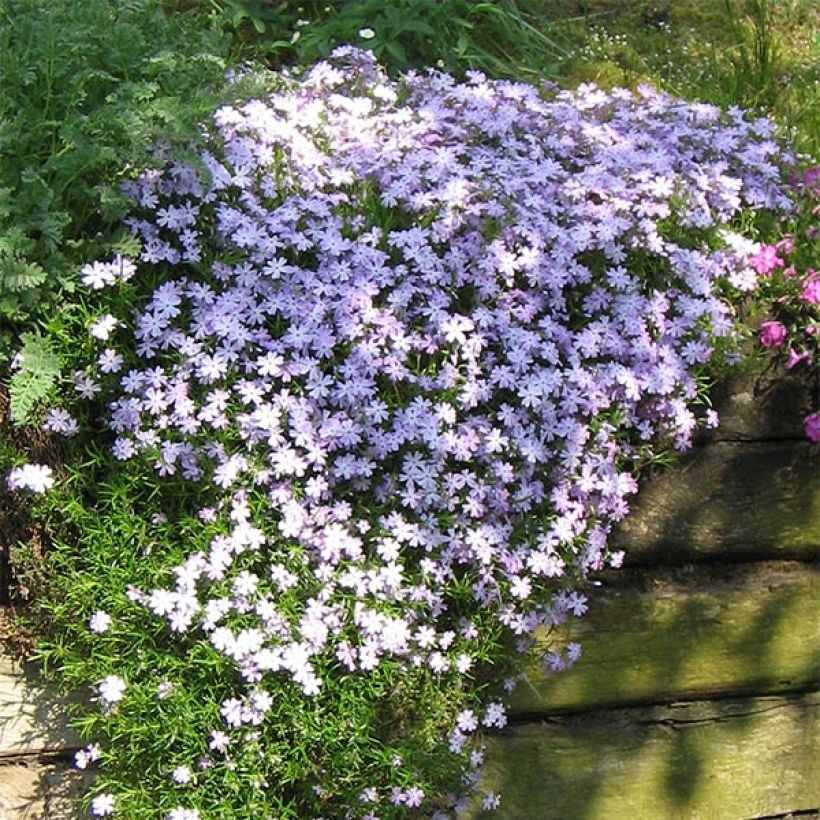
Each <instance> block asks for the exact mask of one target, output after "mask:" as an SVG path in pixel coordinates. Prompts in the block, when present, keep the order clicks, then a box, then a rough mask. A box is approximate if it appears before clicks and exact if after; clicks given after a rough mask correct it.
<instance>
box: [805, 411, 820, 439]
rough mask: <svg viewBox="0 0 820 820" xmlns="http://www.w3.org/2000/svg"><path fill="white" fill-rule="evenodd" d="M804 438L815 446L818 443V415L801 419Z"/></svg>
mask: <svg viewBox="0 0 820 820" xmlns="http://www.w3.org/2000/svg"><path fill="white" fill-rule="evenodd" d="M803 429H804V430H805V431H806V438H808V439H809V440H810V441H812V442H814V443H815V444H817V442H820V413H811V414H810V415H808V416H806V418H804V419H803Z"/></svg>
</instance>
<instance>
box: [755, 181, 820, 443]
mask: <svg viewBox="0 0 820 820" xmlns="http://www.w3.org/2000/svg"><path fill="white" fill-rule="evenodd" d="M793 188H794V191H795V194H796V196H795V202H796V208H795V213H794V218H793V220H792V229H791V231H789V232H788V233H786V234H784V235H783V236H782V237H780V238H779V239H778V241H777V242H775V243H774V244H766V245H763V246H762V247H761V248H760V249H759V250H758V252H757V253H756V254H755V255H754V256H753V257H752V259H751V263H752V266H753V267H754V269H755V271H756V272H757V273H758V275H759V277H760V279H759V287H758V298H759V299H761V301H762V302H763V305H764V308H765V309H766V311H767V316H766V318H765V319H764V321H762V322H761V324H760V329H759V332H758V336H757V340H758V343H759V345H760V346H761V347H762V348H764V349H765V350H766V351H767V352H768V353H769V354H771V355H772V356H774V357H776V358H778V359H781V360H782V361H784V362H785V364H786V367H788V368H789V369H792V368H798V369H801V370H809V371H810V372H811V373H812V374H813V377H814V378H815V379H817V378H818V376H820V270H818V268H820V253H818V250H819V249H820V168H809V169H808V170H806V171H804V172H803V174H802V175H801V176H800V177H799V179H797V180H796V181H795V182H794V185H793ZM813 266H817V267H813ZM803 425H804V428H805V432H806V436H807V438H809V439H810V440H811V441H813V442H815V443H816V442H820V413H817V412H813V413H810V414H809V415H808V416H806V417H805V418H804V419H803Z"/></svg>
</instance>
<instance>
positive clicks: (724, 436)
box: [0, 376, 820, 820]
mask: <svg viewBox="0 0 820 820" xmlns="http://www.w3.org/2000/svg"><path fill="white" fill-rule="evenodd" d="M816 403H817V395H816V386H810V385H807V384H806V383H805V382H801V381H800V380H799V379H796V378H794V377H793V376H786V377H782V376H781V377H780V378H778V379H776V380H772V379H758V380H756V381H755V380H750V379H737V380H734V381H733V382H728V383H727V384H725V385H723V386H722V388H721V389H720V395H719V401H718V407H719V409H720V411H721V416H722V426H721V428H720V430H719V431H717V432H715V433H714V434H711V435H710V436H709V437H708V438H704V439H703V440H702V441H701V442H700V444H699V445H698V446H697V447H696V448H695V450H694V451H693V452H692V453H690V454H688V455H687V456H686V457H684V458H683V459H682V460H681V463H680V464H679V465H678V466H676V467H675V468H674V469H672V470H669V471H666V472H663V473H660V474H659V475H657V476H654V477H652V478H651V479H650V480H649V481H648V482H647V483H646V486H645V487H644V488H643V489H642V491H641V494H640V496H639V497H638V499H637V500H636V502H635V504H634V505H633V513H632V514H631V515H630V516H629V518H628V519H627V520H626V521H625V522H624V524H623V526H622V527H621V528H620V530H619V531H618V533H617V540H618V542H619V543H620V544H621V545H622V546H623V547H624V548H625V549H627V550H628V555H629V557H628V560H627V565H626V568H625V569H623V570H621V571H619V572H614V573H607V574H605V575H604V576H603V577H602V579H601V580H602V582H603V583H602V585H601V587H599V588H598V589H596V590H595V591H593V592H592V593H591V595H590V609H589V612H588V613H587V615H586V616H585V617H584V618H583V619H581V620H580V621H577V622H576V623H573V624H572V625H571V626H569V627H568V630H569V634H568V636H567V637H571V638H574V639H577V640H579V641H580V642H581V643H582V645H583V655H582V657H581V659H580V660H579V661H578V663H577V664H576V665H575V666H574V667H573V668H572V670H570V671H569V672H567V673H566V674H562V675H555V676H552V677H549V678H544V677H543V676H542V675H541V674H540V673H539V672H538V671H537V670H530V671H529V672H528V675H527V682H526V683H524V684H522V685H521V686H519V687H518V689H517V690H516V692H515V695H514V699H513V705H512V709H511V720H510V725H509V726H508V728H507V729H506V730H505V731H503V732H502V733H500V734H498V735H497V736H495V737H493V738H492V739H491V740H490V741H489V743H488V755H487V757H488V762H487V766H486V771H485V775H484V779H483V786H484V788H486V789H493V790H498V791H500V792H501V794H502V800H503V802H502V807H501V809H500V811H499V812H498V814H497V815H495V816H497V817H500V818H502V820H551V818H554V820H621V819H622V818H623V820H666V819H667V818H668V820H699V819H700V818H703V820H752V819H753V818H754V819H755V820H761V819H762V818H775V817H784V818H785V817H792V816H793V817H820V564H818V562H817V559H818V555H820V459H818V456H817V453H816V448H815V451H814V452H813V451H812V448H811V447H810V446H809V445H808V444H807V443H806V442H805V440H804V439H803V437H802V430H801V426H800V418H801V417H802V416H803V415H805V414H806V413H807V412H808V411H809V408H810V407H811V406H812V405H814V406H816ZM76 747H77V740H76V738H75V737H74V736H73V735H72V733H71V732H70V731H68V729H67V728H66V723H65V718H64V715H63V714H62V712H61V709H60V704H59V702H58V701H56V699H55V698H54V696H53V695H51V693H50V692H49V690H48V687H47V686H45V685H44V684H43V682H42V681H41V680H39V679H38V677H37V675H36V674H35V672H34V671H33V670H32V669H31V668H28V667H25V666H22V665H21V664H19V663H18V662H16V661H11V660H10V659H8V658H3V657H2V656H0V820H35V819H36V820H41V819H42V820H45V819H46V818H47V819H48V820H68V818H71V817H74V816H76V800H75V798H76V795H77V794H78V793H79V792H80V790H81V788H82V778H81V776H80V774H79V773H76V772H72V771H71V766H70V760H71V755H72V752H73V750H74V749H75V748H76ZM478 803H479V800H478V799H477V800H476V803H475V805H474V806H473V808H472V809H471V811H470V813H469V815H468V816H469V817H470V818H478V817H480V816H481V811H480V808H479V805H478Z"/></svg>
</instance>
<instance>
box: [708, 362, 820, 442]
mask: <svg viewBox="0 0 820 820" xmlns="http://www.w3.org/2000/svg"><path fill="white" fill-rule="evenodd" d="M712 401H713V404H714V406H715V408H716V409H717V411H718V414H719V416H720V426H719V427H718V428H717V429H716V430H715V431H713V432H711V433H709V434H708V435H707V436H706V437H705V438H708V439H710V440H714V441H721V440H723V441H725V440H731V441H737V440H761V439H763V440H770V439H802V438H803V437H804V435H805V433H804V431H803V418H804V417H805V416H807V415H808V414H809V413H811V412H813V411H815V410H817V409H818V407H820V384H818V380H817V378H816V377H814V376H812V374H811V373H810V372H809V371H808V370H807V369H805V368H796V369H794V370H787V369H786V368H785V367H778V368H770V369H768V370H766V371H764V372H757V373H751V372H737V373H734V374H732V375H731V376H728V377H727V378H725V379H724V380H723V381H722V382H720V384H718V385H716V386H715V389H714V390H713V391H712Z"/></svg>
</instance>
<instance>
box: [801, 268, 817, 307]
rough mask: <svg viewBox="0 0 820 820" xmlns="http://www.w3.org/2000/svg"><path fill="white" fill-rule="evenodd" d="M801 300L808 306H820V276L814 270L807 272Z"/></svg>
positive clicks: (810, 269)
mask: <svg viewBox="0 0 820 820" xmlns="http://www.w3.org/2000/svg"><path fill="white" fill-rule="evenodd" d="M800 298H801V299H802V300H803V301H804V302H805V303H806V304H808V305H820V274H818V273H817V271H815V270H812V268H809V269H808V270H807V271H806V278H805V279H804V280H803V291H802V292H801V294H800Z"/></svg>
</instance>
